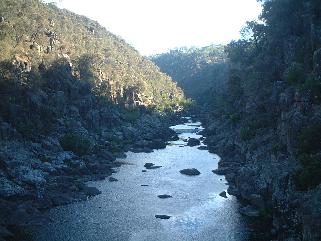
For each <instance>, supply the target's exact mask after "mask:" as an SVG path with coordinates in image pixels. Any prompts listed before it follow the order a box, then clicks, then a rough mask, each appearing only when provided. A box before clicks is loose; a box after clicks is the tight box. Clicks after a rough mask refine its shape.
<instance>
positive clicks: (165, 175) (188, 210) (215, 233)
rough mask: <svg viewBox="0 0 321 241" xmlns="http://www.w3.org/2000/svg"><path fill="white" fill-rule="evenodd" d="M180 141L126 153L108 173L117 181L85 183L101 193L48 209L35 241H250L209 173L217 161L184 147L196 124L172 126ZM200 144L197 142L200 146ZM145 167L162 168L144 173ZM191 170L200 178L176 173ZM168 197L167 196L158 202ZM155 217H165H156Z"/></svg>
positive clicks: (232, 203) (220, 183)
mask: <svg viewBox="0 0 321 241" xmlns="http://www.w3.org/2000/svg"><path fill="white" fill-rule="evenodd" d="M172 128H173V129H174V130H175V131H176V132H177V133H179V138H180V140H178V141H172V142H170V143H169V144H168V146H167V147H166V149H162V150H155V151H154V152H152V153H132V152H129V153H127V158H126V159H122V160H119V161H121V162H123V163H124V164H123V165H122V166H121V167H119V168H118V169H117V173H115V174H114V175H113V177H114V178H116V179H118V181H117V182H109V181H108V179H106V180H103V181H97V182H91V183H89V186H94V187H97V188H98V189H99V190H101V192H102V194H100V195H98V196H95V197H93V198H91V199H89V200H88V201H86V202H80V203H74V204H71V205H67V206H62V207H57V208H54V209H52V210H50V211H49V217H50V220H51V221H50V222H49V224H47V225H45V226H43V227H41V228H40V229H38V230H37V231H36V232H35V233H34V239H35V240H36V241H127V240H128V241H158V240H159V241H160V240H162V241H178V240H179V241H184V240H186V241H189V240H193V241H198V240H201V241H214V240H218V241H224V240H229V241H233V240H235V241H236V240H237V241H245V240H250V239H249V237H250V234H251V231H250V230H251V229H250V228H249V226H248V222H247V221H246V219H245V218H244V217H242V216H241V215H240V214H239V213H238V208H239V204H238V202H237V201H236V199H235V198H234V197H232V196H229V195H227V196H228V197H227V198H223V197H221V196H220V195H219V194H220V193H221V192H222V191H224V190H226V189H227V185H226V181H225V180H224V177H222V176H218V175H216V174H214V173H213V172H212V170H213V169H216V168H217V164H218V161H219V157H218V156H217V155H214V154H210V153H209V152H208V151H207V150H199V149H198V148H197V146H196V147H189V146H187V143H186V141H184V140H186V139H188V138H190V137H193V138H201V136H200V135H198V134H196V132H198V131H199V130H201V129H202V126H201V123H198V122H192V121H191V120H189V121H188V122H187V123H185V124H183V125H177V126H173V127H172ZM202 145H203V144H202ZM145 163H154V164H155V165H159V166H162V167H160V168H158V169H153V170H147V171H146V172H145V171H144V172H143V170H145V168H144V164H145ZM185 168H197V169H198V170H199V171H200V172H201V174H200V175H198V176H186V175H183V174H181V173H180V172H179V171H180V170H181V169H185ZM162 194H168V195H171V196H172V198H167V199H161V198H159V197H158V195H162ZM155 215H168V216H171V217H170V218H169V219H166V220H163V219H158V218H156V217H155Z"/></svg>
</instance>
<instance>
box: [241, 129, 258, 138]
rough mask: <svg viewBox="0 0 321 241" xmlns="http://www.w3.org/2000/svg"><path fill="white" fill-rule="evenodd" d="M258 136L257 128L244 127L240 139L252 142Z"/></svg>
mask: <svg viewBox="0 0 321 241" xmlns="http://www.w3.org/2000/svg"><path fill="white" fill-rule="evenodd" d="M255 135H256V128H254V127H253V126H247V127H242V128H241V130H240V137H241V139H242V140H243V141H248V140H251V139H253V138H254V137H255Z"/></svg>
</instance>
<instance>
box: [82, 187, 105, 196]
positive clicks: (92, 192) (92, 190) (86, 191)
mask: <svg viewBox="0 0 321 241" xmlns="http://www.w3.org/2000/svg"><path fill="white" fill-rule="evenodd" d="M82 191H83V193H84V194H86V195H87V196H96V195H98V194H101V191H99V190H98V189H97V188H95V187H83V189H82Z"/></svg>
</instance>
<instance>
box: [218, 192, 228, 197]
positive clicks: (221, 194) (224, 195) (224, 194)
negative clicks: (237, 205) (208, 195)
mask: <svg viewBox="0 0 321 241" xmlns="http://www.w3.org/2000/svg"><path fill="white" fill-rule="evenodd" d="M219 195H220V196H221V197H224V198H227V196H226V192H225V191H223V192H221V193H220V194H219Z"/></svg>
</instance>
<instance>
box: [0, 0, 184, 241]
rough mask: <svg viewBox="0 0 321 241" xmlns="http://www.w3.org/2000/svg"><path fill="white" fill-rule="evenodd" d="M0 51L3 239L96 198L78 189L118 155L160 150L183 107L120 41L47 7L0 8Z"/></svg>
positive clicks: (165, 81)
mask: <svg viewBox="0 0 321 241" xmlns="http://www.w3.org/2000/svg"><path fill="white" fill-rule="evenodd" d="M0 50H1V55H0V146H1V147H0V239H1V240H2V236H3V235H4V236H8V235H9V236H11V233H10V232H13V234H16V233H19V232H17V230H16V227H25V226H30V225H37V224H42V223H43V222H44V219H43V218H44V217H43V216H42V215H40V212H39V210H43V209H47V208H50V207H53V206H58V205H63V204H68V203H72V202H75V201H80V200H86V199H87V197H88V196H93V195H97V194H99V191H98V190H97V189H95V188H89V187H87V186H86V185H85V184H84V182H85V181H88V180H97V179H102V178H104V177H106V176H108V175H111V174H112V172H113V169H112V168H113V167H118V166H119V165H120V163H117V162H115V159H116V157H124V156H125V154H124V152H126V151H128V150H132V151H134V152H151V151H152V149H159V148H165V146H166V144H165V142H166V141H167V140H168V139H169V138H171V137H172V136H173V135H174V134H175V133H173V131H171V130H170V129H169V128H168V126H169V125H170V123H171V121H172V120H171V116H172V114H173V113H175V112H177V111H180V110H182V108H183V107H184V105H185V104H187V101H186V99H185V97H184V94H183V92H182V90H181V89H180V88H179V87H177V85H176V83H174V82H173V81H172V79H171V78H170V77H168V76H167V75H165V74H163V73H161V72H160V70H159V68H158V67H157V66H156V65H155V64H153V63H152V62H151V61H150V60H148V59H147V58H144V57H142V56H140V55H139V53H138V52H137V51H136V50H135V49H134V48H132V47H131V46H129V45H128V44H127V43H126V42H125V41H124V40H122V39H120V38H119V37H116V36H115V35H113V34H111V33H109V32H108V31H107V30H106V29H104V28H103V27H102V26H100V25H99V24H98V23H97V22H94V21H92V20H90V19H88V18H86V17H83V16H78V15H76V14H73V13H71V12H69V11H67V10H62V9H58V8H57V7H55V6H54V5H52V4H44V3H42V2H40V1H38V0H27V1H26V0H14V1H12V0H1V1H0ZM6 227H10V228H9V231H8V230H7V229H6ZM18 240H19V238H18Z"/></svg>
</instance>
